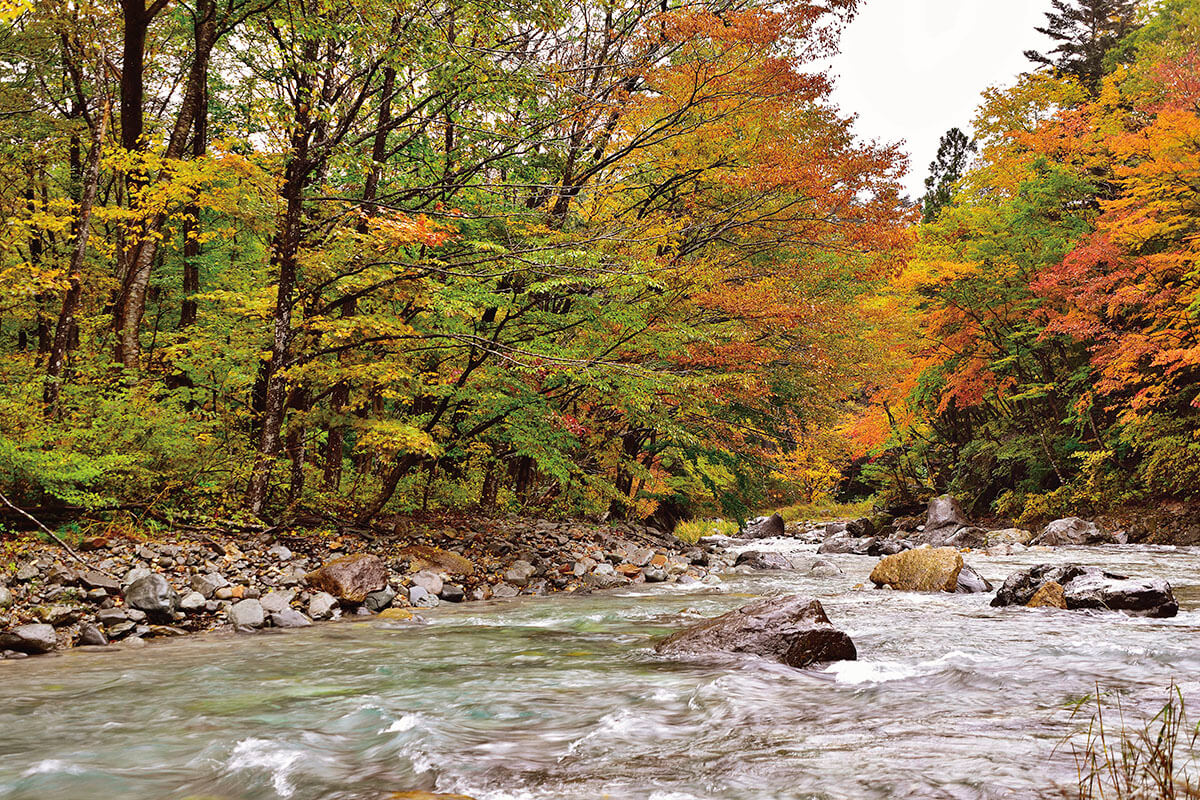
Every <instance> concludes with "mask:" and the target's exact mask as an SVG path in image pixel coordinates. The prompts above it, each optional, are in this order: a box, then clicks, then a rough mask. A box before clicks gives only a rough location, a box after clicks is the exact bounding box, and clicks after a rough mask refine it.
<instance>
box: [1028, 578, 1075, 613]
mask: <svg viewBox="0 0 1200 800" xmlns="http://www.w3.org/2000/svg"><path fill="white" fill-rule="evenodd" d="M1025 605H1026V606H1027V607H1029V608H1063V609H1065V608H1066V607H1067V598H1066V596H1065V595H1064V594H1063V587H1062V586H1060V585H1059V584H1057V583H1055V582H1054V581H1047V582H1046V583H1043V584H1042V585H1041V586H1040V587H1039V588H1038V590H1037V591H1036V592H1034V595H1033V597H1031V598H1030V599H1029V602H1028V603H1026V604H1025Z"/></svg>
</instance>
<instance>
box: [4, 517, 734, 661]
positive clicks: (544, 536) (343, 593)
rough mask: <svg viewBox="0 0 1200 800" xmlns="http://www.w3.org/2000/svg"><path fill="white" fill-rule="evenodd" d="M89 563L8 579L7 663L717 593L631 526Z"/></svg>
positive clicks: (221, 549)
mask: <svg viewBox="0 0 1200 800" xmlns="http://www.w3.org/2000/svg"><path fill="white" fill-rule="evenodd" d="M289 545H290V547H289ZM438 545H442V546H438ZM292 548H295V549H296V550H297V551H299V550H302V549H304V550H307V552H306V553H301V552H293V549H292ZM84 549H85V553H84V558H85V559H86V560H87V562H88V563H87V565H86V566H85V565H83V564H77V563H74V562H70V561H67V560H65V559H64V558H63V554H62V553H61V551H58V550H55V549H53V548H50V547H46V548H45V549H44V550H41V551H40V552H39V553H38V554H36V555H35V556H34V557H33V558H32V559H31V560H29V561H26V562H24V563H22V564H20V565H19V566H18V568H17V569H15V570H14V571H10V572H0V657H7V658H20V657H24V656H26V655H30V654H37V653H46V652H50V651H52V650H56V649H61V648H65V647H70V646H106V645H108V644H110V643H111V642H116V641H120V642H121V644H122V645H123V646H141V645H143V644H144V642H145V640H146V639H150V638H155V637H166V636H179V635H183V634H186V633H190V632H194V631H205V630H217V629H226V630H229V629H232V630H236V631H254V630H258V629H261V628H271V627H273V628H297V627H305V626H308V625H311V624H312V623H313V621H315V620H332V619H337V618H339V617H342V616H374V617H377V618H379V619H383V620H392V621H401V622H407V621H419V618H418V617H415V616H414V614H413V609H427V608H433V607H435V606H437V605H439V604H441V603H461V602H467V601H479V600H492V599H505V598H512V597H517V596H520V595H539V594H546V593H550V592H558V591H590V590H595V589H610V588H617V587H621V586H627V585H632V584H637V583H666V582H672V583H681V584H687V583H697V582H700V581H707V582H710V583H711V582H716V581H717V580H718V579H717V577H716V576H715V575H710V574H709V571H708V568H707V565H708V556H707V554H706V552H705V551H704V550H703V549H701V548H697V547H688V546H686V545H683V544H682V543H680V542H678V541H677V540H675V539H674V538H673V537H669V536H666V535H664V534H662V533H661V532H659V531H656V530H655V529H653V528H642V527H639V526H635V525H625V524H622V525H620V526H604V527H598V526H586V525H581V524H560V523H554V522H548V521H539V522H536V523H532V522H523V521H518V520H512V521H505V522H500V523H493V524H492V525H491V526H489V528H488V529H487V530H486V531H482V530H474V531H466V532H463V531H445V532H443V533H441V534H440V535H427V536H423V537H413V538H406V539H405V540H404V541H403V542H399V543H397V545H395V546H394V547H387V546H379V547H372V548H371V550H372V552H369V553H345V554H343V553H344V551H345V550H346V549H348V545H347V544H346V543H345V542H343V541H341V540H334V541H326V540H324V539H320V538H316V537H314V538H309V539H289V540H288V541H287V543H286V544H285V543H284V542H281V541H269V540H254V541H247V542H238V541H232V540H231V541H228V542H224V543H220V542H217V541H215V540H213V539H205V540H202V541H180V542H178V543H153V544H151V543H142V544H139V543H133V542H126V541H119V540H113V541H106V540H103V539H93V540H89V541H87V542H85V543H84ZM339 551H343V553H339ZM456 551H459V552H456Z"/></svg>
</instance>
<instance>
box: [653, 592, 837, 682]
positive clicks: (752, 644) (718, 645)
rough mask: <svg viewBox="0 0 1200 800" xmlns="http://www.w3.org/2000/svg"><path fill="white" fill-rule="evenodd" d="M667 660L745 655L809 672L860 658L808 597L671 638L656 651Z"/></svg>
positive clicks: (755, 606) (766, 602)
mask: <svg viewBox="0 0 1200 800" xmlns="http://www.w3.org/2000/svg"><path fill="white" fill-rule="evenodd" d="M655 649H656V650H657V651H658V652H659V653H662V654H664V655H710V654H714V653H744V654H748V655H756V656H762V657H764V658H772V659H776V660H778V661H782V662H783V663H784V664H787V665H789V666H792V667H807V666H810V665H812V664H819V663H826V662H830V661H853V660H855V659H857V658H858V653H857V651H856V649H855V647H854V642H852V641H851V640H850V637H849V636H847V635H846V634H845V633H843V632H842V631H839V630H837V629H836V628H834V627H833V625H832V624H831V623H830V622H829V617H827V616H826V615H825V609H824V608H823V607H822V606H821V603H820V602H819V601H817V600H814V599H812V598H809V597H801V596H800V595H789V596H786V597H769V598H766V599H763V600H759V601H757V602H755V603H751V604H750V605H748V606H744V607H742V608H739V609H737V610H736V611H730V612H729V613H728V614H722V615H721V616H719V617H716V618H714V619H710V620H706V621H704V622H701V623H699V624H698V625H693V626H692V627H690V628H685V629H684V630H682V631H679V632H678V633H675V634H672V635H671V636H669V637H667V638H666V639H664V640H663V641H661V642H659V644H658V645H657V646H656V647H655Z"/></svg>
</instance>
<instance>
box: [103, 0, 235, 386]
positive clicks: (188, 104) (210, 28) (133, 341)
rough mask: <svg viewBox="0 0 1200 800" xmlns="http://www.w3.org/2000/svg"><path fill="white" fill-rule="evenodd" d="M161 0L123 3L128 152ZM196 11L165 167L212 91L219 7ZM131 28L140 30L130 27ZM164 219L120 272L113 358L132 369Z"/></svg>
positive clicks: (144, 235)
mask: <svg viewBox="0 0 1200 800" xmlns="http://www.w3.org/2000/svg"><path fill="white" fill-rule="evenodd" d="M162 1H163V0H159V2H156V3H155V4H154V5H153V6H151V7H150V9H149V10H146V9H145V8H144V4H145V0H123V2H122V8H123V9H124V10H125V27H126V31H125V50H124V54H125V59H126V60H125V62H124V63H123V69H122V72H121V126H122V128H121V144H122V146H123V147H124V148H125V149H126V150H129V151H134V150H138V149H140V148H141V147H142V146H143V145H144V142H143V141H142V130H143V104H144V89H143V86H142V73H143V69H144V64H143V60H144V55H145V46H146V31H147V29H148V28H149V26H150V23H151V22H152V21H153V19H154V16H155V15H156V14H157V13H158V12H159V11H160V10H161V9H162V5H160V3H161V2H162ZM197 14H198V16H197V21H196V26H195V52H194V54H193V57H192V66H191V69H190V71H189V73H188V81H187V87H186V88H185V90H184V95H183V100H182V102H181V103H180V105H179V113H178V115H177V116H176V118H175V126H174V127H173V128H172V130H171V137H170V139H169V140H168V141H167V150H166V152H165V153H164V156H165V159H166V161H167V164H168V165H167V167H166V169H170V166H169V163H170V161H171V160H173V159H178V158H180V157H181V156H182V155H183V150H184V147H185V145H186V143H187V139H188V133H189V132H190V131H191V130H192V127H193V120H194V119H195V117H196V115H197V113H198V112H199V110H200V107H201V104H202V103H203V99H204V97H205V95H206V92H207V87H208V62H209V58H210V57H211V55H212V48H213V46H214V45H215V44H216V6H215V4H214V3H212V1H211V0H205V2H202V3H201V4H200V5H199V6H198V7H197ZM131 27H132V28H134V29H135V30H133V31H131V30H130V28H131ZM142 180H144V179H143V178H141V177H138V178H135V179H134V180H131V181H130V183H131V189H132V188H134V187H135V186H136V185H137V184H138V183H139V182H140V181H142ZM131 194H132V192H131ZM132 202H133V201H132V199H131V203H132ZM163 222H164V217H163V215H161V214H155V215H153V216H152V217H150V218H149V219H146V220H144V221H143V223H142V226H141V227H142V230H141V232H140V234H139V239H138V241H137V242H136V243H135V244H134V246H133V247H132V248H131V249H130V251H129V255H128V257H127V259H126V264H125V269H124V270H123V273H122V276H121V293H120V296H119V297H118V298H117V303H116V308H115V309H114V315H113V327H114V328H115V330H116V336H117V345H116V350H115V353H114V357H115V359H116V360H117V361H118V362H120V363H121V364H123V365H124V366H125V367H127V368H129V369H137V368H138V367H139V366H140V364H141V356H142V353H141V342H140V340H139V338H138V337H139V334H140V333H141V328H142V319H143V317H144V316H145V314H146V294H147V290H148V289H149V286H150V276H151V273H152V272H153V267H154V259H155V257H156V256H157V255H158V233H159V231H160V230H161V229H162V225H163Z"/></svg>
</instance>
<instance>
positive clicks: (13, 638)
mask: <svg viewBox="0 0 1200 800" xmlns="http://www.w3.org/2000/svg"><path fill="white" fill-rule="evenodd" d="M57 645H58V638H57V637H56V636H55V634H54V627H53V626H51V625H44V624H42V623H33V624H32V625H18V626H17V627H15V628H13V629H12V630H9V631H5V632H4V633H0V650H16V651H18V652H21V653H31V654H37V653H49V652H50V651H51V650H53V649H54V648H55V647H56V646H57Z"/></svg>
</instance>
